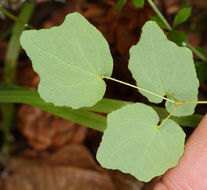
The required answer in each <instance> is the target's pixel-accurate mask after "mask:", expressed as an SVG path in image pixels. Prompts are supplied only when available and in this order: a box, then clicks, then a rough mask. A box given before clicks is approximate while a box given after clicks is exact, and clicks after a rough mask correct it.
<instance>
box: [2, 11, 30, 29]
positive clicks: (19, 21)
mask: <svg viewBox="0 0 207 190" xmlns="http://www.w3.org/2000/svg"><path fill="white" fill-rule="evenodd" d="M0 11H1V12H2V13H4V14H5V15H6V16H8V17H9V18H10V19H12V20H13V21H15V22H18V23H20V24H22V25H24V27H25V28H29V29H34V27H33V26H31V25H29V24H27V23H26V22H24V21H23V20H22V19H20V18H19V17H17V16H15V15H13V14H12V13H10V12H9V11H7V10H6V9H4V8H3V7H0Z"/></svg>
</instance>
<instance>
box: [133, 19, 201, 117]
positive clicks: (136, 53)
mask: <svg viewBox="0 0 207 190" xmlns="http://www.w3.org/2000/svg"><path fill="white" fill-rule="evenodd" d="M129 69H130V71H131V72H132V75H133V78H134V79H135V80H136V82H137V85H138V87H141V88H145V89H147V90H150V91H152V92H153V93H156V94H158V95H160V96H167V97H168V98H169V99H172V100H177V101H196V100H197V98H198V97H197V95H198V87H199V82H198V79H197V76H196V71H195V66H194V61H193V55H192V52H191V51H190V50H189V49H187V48H185V47H178V46H177V45H176V44H174V43H173V42H171V41H169V40H168V39H167V37H166V35H165V34H164V32H163V31H162V30H161V29H160V27H159V26H158V25H157V24H156V23H155V22H152V21H148V22H147V23H146V24H145V25H144V27H143V29H142V35H141V39H140V41H139V43H138V44H137V45H135V46H133V47H132V48H131V49H130V60H129ZM140 92H141V93H142V94H143V95H144V96H146V97H147V98H148V100H149V101H151V102H154V103H161V102H162V99H161V98H159V97H156V96H154V95H151V94H148V93H146V92H142V91H140ZM195 107H196V105H193V104H188V105H187V104H186V105H182V106H180V107H179V108H178V109H177V110H176V112H175V113H174V114H173V115H175V116H185V115H191V114H192V113H193V112H194V109H195ZM166 108H167V111H168V112H171V111H172V110H173V108H174V104H173V103H171V102H166Z"/></svg>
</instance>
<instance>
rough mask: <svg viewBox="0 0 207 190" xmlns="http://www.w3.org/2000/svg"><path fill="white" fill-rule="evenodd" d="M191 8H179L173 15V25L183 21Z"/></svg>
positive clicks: (187, 16) (188, 15) (189, 13)
mask: <svg viewBox="0 0 207 190" xmlns="http://www.w3.org/2000/svg"><path fill="white" fill-rule="evenodd" d="M191 10H192V9H191V8H189V7H187V8H183V9H181V10H180V11H179V12H178V13H177V15H176V16H175V19H174V22H173V27H175V26H178V25H180V24H182V23H183V22H185V21H186V20H187V19H188V18H189V17H190V15H191Z"/></svg>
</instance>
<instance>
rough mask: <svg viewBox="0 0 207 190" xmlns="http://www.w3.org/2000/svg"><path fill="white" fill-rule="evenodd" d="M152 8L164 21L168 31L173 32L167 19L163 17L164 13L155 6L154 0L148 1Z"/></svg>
mask: <svg viewBox="0 0 207 190" xmlns="http://www.w3.org/2000/svg"><path fill="white" fill-rule="evenodd" d="M147 1H148V3H149V5H150V6H151V8H152V9H153V10H154V11H155V13H156V14H157V16H158V17H159V18H160V20H162V22H163V24H165V26H166V27H167V29H168V30H172V27H171V26H170V24H169V23H168V21H167V20H166V19H165V17H164V16H163V15H162V13H161V12H160V11H159V9H158V8H157V7H156V6H155V4H154V3H153V1H152V0H147Z"/></svg>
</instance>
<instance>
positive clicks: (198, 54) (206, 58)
mask: <svg viewBox="0 0 207 190" xmlns="http://www.w3.org/2000/svg"><path fill="white" fill-rule="evenodd" d="M186 47H188V48H189V49H190V50H191V51H192V52H193V53H194V54H195V55H197V56H198V57H199V58H200V59H201V60H203V61H204V62H207V57H206V56H205V55H204V54H202V53H201V52H200V51H198V50H197V49H196V48H195V47H193V46H192V45H191V44H189V43H186Z"/></svg>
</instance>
